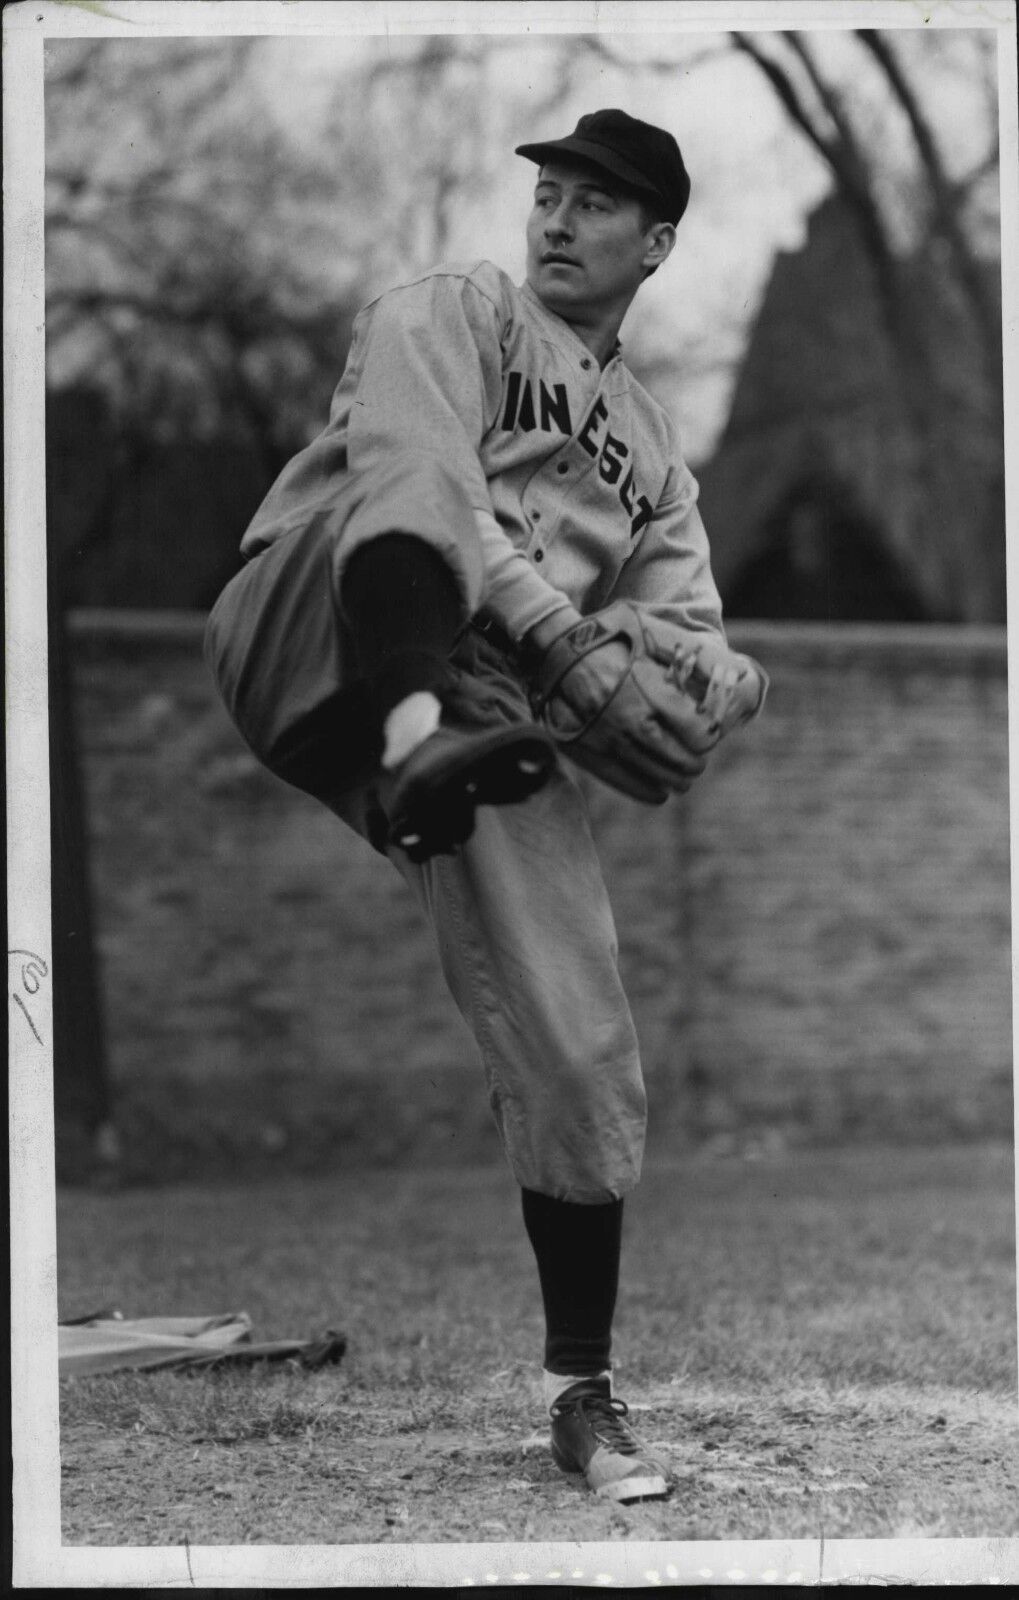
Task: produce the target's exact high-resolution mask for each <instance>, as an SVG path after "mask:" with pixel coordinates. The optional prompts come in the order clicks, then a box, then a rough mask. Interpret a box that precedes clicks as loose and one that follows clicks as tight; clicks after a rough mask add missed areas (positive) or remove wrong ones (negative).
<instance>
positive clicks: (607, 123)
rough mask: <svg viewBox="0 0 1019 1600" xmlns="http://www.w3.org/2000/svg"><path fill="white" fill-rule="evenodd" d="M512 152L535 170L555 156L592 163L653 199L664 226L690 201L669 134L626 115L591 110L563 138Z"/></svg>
mask: <svg viewBox="0 0 1019 1600" xmlns="http://www.w3.org/2000/svg"><path fill="white" fill-rule="evenodd" d="M516 153H517V155H518V156H526V157H527V159H528V161H536V162H537V163H538V165H539V166H541V164H542V162H544V161H549V160H552V159H554V158H555V157H556V156H578V157H581V158H582V159H583V160H584V161H591V162H593V163H594V165H595V166H598V167H602V168H603V169H604V171H606V172H608V173H611V175H612V176H613V177H614V178H618V179H619V180H620V181H621V182H622V183H625V184H627V185H628V186H629V187H630V188H631V189H640V190H643V191H644V192H646V193H648V194H651V195H653V196H654V197H655V198H656V199H657V200H658V202H659V205H660V207H661V211H662V216H663V217H664V219H665V221H666V222H673V223H675V222H678V221H679V219H680V217H681V216H682V215H683V212H684V211H685V210H686V207H687V202H688V201H689V199H690V178H689V175H688V173H687V170H686V167H685V166H684V165H683V157H682V156H681V155H680V153H679V145H678V144H677V143H676V141H675V139H674V138H673V137H672V134H671V133H666V132H665V130H664V128H655V127H653V126H652V125H651V123H650V122H640V121H639V120H638V119H637V118H636V117H631V116H629V115H628V114H627V113H626V112H625V111H591V112H589V113H588V115H587V116H586V117H581V119H580V121H579V122H578V123H577V126H576V129H575V131H574V132H573V133H571V134H568V135H567V137H566V138H565V139H549V140H546V141H545V142H544V143H543V144H518V145H517V148H516Z"/></svg>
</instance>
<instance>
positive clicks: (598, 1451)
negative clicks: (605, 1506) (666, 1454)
mask: <svg viewBox="0 0 1019 1600" xmlns="http://www.w3.org/2000/svg"><path fill="white" fill-rule="evenodd" d="M549 1414H550V1416H551V1418H552V1459H553V1461H554V1462H555V1464H556V1466H557V1467H561V1468H562V1470H563V1471H564V1472H582V1473H583V1474H584V1477H585V1478H586V1480H587V1485H588V1488H589V1489H593V1491H594V1493H595V1494H600V1495H603V1496H604V1497H605V1498H607V1499H609V1500H620V1501H624V1502H625V1501H629V1500H661V1499H664V1498H665V1496H666V1495H668V1494H670V1493H671V1490H672V1484H671V1482H670V1475H669V1470H668V1467H667V1466H666V1465H665V1463H664V1461H662V1460H661V1459H660V1458H659V1457H658V1456H656V1455H655V1454H654V1452H653V1451H652V1450H650V1449H649V1448H648V1446H647V1445H646V1444H645V1443H644V1441H643V1440H642V1439H641V1438H640V1437H639V1436H638V1435H637V1434H636V1433H634V1431H633V1429H632V1428H631V1427H630V1425H629V1423H628V1422H627V1421H626V1417H627V1414H628V1413H627V1407H626V1405H625V1403H624V1402H623V1401H622V1400H616V1399H614V1398H613V1397H612V1394H611V1391H610V1388H609V1381H608V1379H607V1378H584V1379H582V1380H581V1381H580V1382H579V1383H575V1384H573V1385H572V1387H571V1388H569V1389H567V1390H566V1392H565V1393H564V1394H561V1395H560V1396H559V1399H558V1400H557V1401H556V1402H555V1404H554V1405H553V1406H552V1407H551V1408H550V1412H549Z"/></svg>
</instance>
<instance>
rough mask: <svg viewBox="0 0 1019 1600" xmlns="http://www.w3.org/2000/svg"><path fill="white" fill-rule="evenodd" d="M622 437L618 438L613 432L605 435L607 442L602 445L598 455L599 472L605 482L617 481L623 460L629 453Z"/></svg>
mask: <svg viewBox="0 0 1019 1600" xmlns="http://www.w3.org/2000/svg"><path fill="white" fill-rule="evenodd" d="M629 453H630V452H629V451H628V450H627V448H626V446H625V444H624V443H623V441H622V439H616V438H614V437H613V435H612V434H611V433H607V434H606V435H605V443H604V444H603V445H602V447H601V455H600V456H599V457H598V472H599V474H600V476H601V478H602V480H603V481H604V482H605V483H615V482H616V481H617V480H618V478H619V474H620V473H621V472H622V470H623V462H624V461H625V460H626V458H627V456H628V455H629Z"/></svg>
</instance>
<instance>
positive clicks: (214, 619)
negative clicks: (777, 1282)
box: [206, 110, 766, 1501]
mask: <svg viewBox="0 0 1019 1600" xmlns="http://www.w3.org/2000/svg"><path fill="white" fill-rule="evenodd" d="M517 154H519V155H521V156H523V157H525V158H526V159H527V160H529V161H531V162H533V163H534V164H535V165H536V168H537V172H536V179H537V185H536V188H535V193H534V204H533V208H532V211H531V213H530V218H529V221H528V224H527V272H526V281H525V283H524V284H523V285H522V286H520V287H517V286H516V285H514V283H513V282H512V281H511V280H510V278H508V277H507V276H506V274H505V273H503V272H502V271H500V270H499V269H498V268H497V267H495V266H494V265H492V264H491V263H490V262H487V261H484V260H479V261H477V262H475V263H474V264H470V265H466V266H455V267H450V266H443V267H439V268H437V269H436V270H434V271H431V272H428V273H425V274H424V275H423V276H421V277H418V278H416V279H415V280H414V281H413V282H410V283H406V284H404V285H403V286H401V287H399V288H396V289H393V290H391V291H390V292H388V293H386V294H384V295H382V296H381V297H379V298H378V299H376V300H374V301H373V302H372V303H371V304H370V305H368V306H367V307H366V308H365V309H364V310H363V311H362V312H361V314H360V316H359V317H358V319H357V322H356V324H355V327H354V334H353V341H352V345H351V349H350V354H349V358H348V361H347V365H346V369H345V371H344V373H343V376H342V378H341V380H340V382H339V385H338V387H337V389H336V392H335V394H334V397H333V401H332V406H331V410H330V416H329V422H328V425H327V426H326V428H325V429H324V431H323V432H322V433H321V434H320V435H319V437H318V438H317V439H315V440H314V442H313V443H312V444H310V445H309V446H308V447H307V449H305V450H303V451H302V452H301V453H300V454H299V455H298V456H297V457H296V458H295V459H294V460H293V461H292V462H291V463H290V464H289V465H288V466H287V467H286V468H285V469H284V471H283V472H282V474H281V475H280V477H279V478H278V480H277V481H276V483H275V484H274V485H273V487H272V489H271V490H270V491H269V494H268V496H267V497H266V499H265V501H264V503H263V504H262V506H261V508H260V509H259V511H258V513H257V515H256V516H255V519H254V521H253V522H252V524H251V526H250V528H249V529H248V531H247V533H246V534H245V536H244V540H243V543H242V551H243V554H244V555H245V556H246V557H247V558H249V559H248V560H247V562H246V564H245V566H244V567H243V568H242V570H241V571H240V572H239V573H238V574H237V576H236V577H235V578H234V579H232V580H231V582H230V584H229V585H228V586H227V588H226V589H225V590H224V592H223V594H222V595H221V596H220V599H219V600H218V601H217V603H216V606H215V607H214V609H213V612H212V614H211V616H210V619H209V625H208V630H207V637H206V650H207V659H208V661H209V663H210V666H211V669H212V671H213V673H214V675H215V677H216V680H217V682H218V685H219V688H220V691H221V693H222V695H223V698H224V701H225V703H226V705H227V707H228V709H229V711H230V713H231V715H232V717H233V719H234V720H235V722H236V724H237V727H238V728H239V730H240V732H241V734H242V735H243V736H244V738H245V739H246V741H247V742H248V744H249V745H250V747H251V748H252V749H253V750H254V751H255V753H256V754H257V755H258V756H259V758H260V759H261V760H262V761H264V762H265V764H266V765H267V766H268V767H269V768H270V769H271V770H272V771H274V772H275V773H277V774H278V775H279V776H281V777H282V778H284V779H286V780H287V781H288V782H290V783H293V784H295V785H296V786H298V787H299V788H301V789H303V790H304V791H305V792H307V793H309V794H311V795H314V796H315V797H316V798H317V799H319V800H320V801H322V802H323V803H324V804H325V805H327V806H328V807H330V808H331V809H332V810H333V811H334V812H335V813H336V814H337V815H338V816H339V817H340V818H342V819H343V820H344V821H345V822H346V823H348V824H349V825H350V826H352V827H353V828H355V829H356V830H357V831H358V832H359V833H360V834H361V835H362V836H363V837H364V838H366V839H367V840H369V841H370V843H371V844H372V845H373V846H374V847H375V848H376V849H377V850H378V851H380V852H381V853H383V854H385V855H387V856H388V858H389V860H390V861H391V862H392V863H393V864H394V866H395V867H396V868H397V869H398V870H399V871H400V872H401V873H402V875H403V877H404V878H405V879H406V881H407V883H408V884H409V885H410V887H411V889H412V890H413V891H414V893H415V894H416V896H417V898H418V900H419V901H420V904H421V906H422V908H423V910H424V912H425V914H426V916H427V918H428V919H429V921H430V923H431V925H432V927H433V929H434V933H435V938H436V942H437V947H438V952H439V955H440V958H441V962H442V967H443V971H444V973H445V977H446V980H447V982H448V984H449V988H450V990H451V992H452V995H453V997H454V999H455V1001H456V1003H457V1005H458V1007H459V1008H460V1010H461V1012H462V1014H463V1016H464V1017H465V1018H466V1020H467V1022H468V1024H469V1026H470V1027H471V1029H472V1032H473V1035H474V1038H475V1040H476V1042H477V1047H478V1051H479V1053H480V1056H481V1060H482V1063H483V1066H484V1070H485V1074H486V1079H487V1085H488V1092H489V1097H490V1103H491V1107H492V1110H493V1113H494V1116H495V1119H496V1123H497V1125H498V1128H499V1131H500V1134H501V1136H502V1140H503V1144H504V1147H505V1151H506V1155H507V1158H508V1161H509V1164H510V1167H511V1169H512V1171H513V1174H514V1176H515V1178H516V1180H517V1182H518V1183H519V1185H520V1189H521V1191H522V1204H523V1220H524V1225H525V1228H526V1231H527V1235H528V1237H529V1239H530V1242H531V1245H532V1246H533V1249H534V1253H535V1256H536V1260H537V1269H538V1278H539V1283H540V1289H541V1294H542V1299H543V1304H544V1311H545V1320H546V1340H545V1349H544V1374H543V1383H544V1396H545V1402H546V1405H547V1406H548V1408H549V1411H550V1413H551V1419H552V1421H551V1435H552V1438H551V1442H552V1453H553V1456H554V1459H555V1461H556V1462H557V1464H558V1465H559V1466H560V1467H561V1468H563V1469H564V1470H565V1471H567V1472H575V1473H580V1474H583V1475H584V1477H585V1479H586V1482H587V1484H588V1485H589V1487H590V1488H591V1489H592V1490H594V1491H595V1492H597V1493H599V1494H603V1495H607V1496H609V1497H611V1498H612V1499H614V1500H617V1501H629V1500H635V1499H640V1498H644V1497H654V1496H662V1495H665V1494H667V1493H668V1492H669V1488H670V1477H669V1471H668V1467H667V1465H666V1463H665V1462H664V1461H662V1460H660V1459H658V1458H657V1457H656V1456H655V1455H654V1454H653V1453H652V1452H651V1451H650V1450H649V1449H648V1448H647V1447H646V1446H645V1444H644V1443H643V1442H642V1441H641V1439H640V1438H639V1437H638V1435H637V1434H636V1433H635V1432H634V1430H633V1429H632V1428H631V1426H630V1424H629V1423H628V1422H627V1420H626V1418H627V1408H626V1405H625V1403H624V1402H623V1401H622V1400H620V1399H618V1398H617V1397H616V1396H615V1395H614V1394H613V1391H612V1379H611V1371H612V1365H611V1336H612V1321H613V1313H614V1309H615V1301H616V1290H617V1282H618V1274H619V1257H620V1241H621V1227H622V1214H623V1198H624V1196H625V1195H626V1194H627V1192H628V1191H630V1190H631V1189H632V1188H633V1187H634V1185H635V1184H636V1182H637V1180H638V1177H639V1173H640V1164H641V1158H642V1152H643V1143H644V1127H645V1095H644V1087H643V1083H642V1079H641V1068H640V1060H639V1056H638V1048H637V1041H636V1038H635V1035H634V1029H633V1024H632V1021H631V1017H630V1012H629V1008H628V1005H627V1001H626V997H625V995H624V993H623V990H622V987H621V985H620V979H619V973H618V970H617V959H616V958H617V944H616V934H615V929H614V926H613V920H612V914H611V911H610V908H609V904H608V900H607V897H606V892H605V888H604V885H603V882H602V876H601V872H600V868H599V864H598V861H597V858H596V854H595V850H594V846H593V843H592V838H591V834H590V831H589V828H588V822H587V817H586V813H585V808H584V804H583V800H582V796H581V793H580V790H579V788H578V785H577V783H576V781H575V779H574V777H573V776H571V770H570V769H571V766H572V765H579V766H582V767H584V768H586V769H587V770H589V771H590V772H593V773H594V774H596V775H597V776H598V777H599V778H601V779H603V780H604V781H606V782H608V783H610V784H612V785H613V786H614V787H616V788H617V789H620V790H621V791H622V792H624V793H625V794H627V795H630V796H632V797H633V798H634V799H636V800H639V801H644V802H645V803H660V802H662V801H664V800H666V799H667V798H668V796H669V795H671V794H674V793H678V794H682V793H683V792H684V791H686V790H687V789H688V788H689V786H690V784H691V783H692V782H693V780H694V779H695V778H696V777H697V776H698V775H699V774H700V773H701V772H702V771H703V770H704V767H705V764H706V759H707V756H708V754H709V752H710V751H711V749H712V748H713V747H714V746H715V744H717V742H718V740H719V739H720V738H721V737H723V736H724V735H725V734H726V733H727V732H729V731H730V730H731V729H733V728H735V727H736V726H737V725H738V724H740V723H742V722H744V721H746V720H747V719H748V718H750V717H751V716H753V715H754V714H755V713H756V712H757V710H758V709H759V707H760V705H761V702H762V699H763V696H764V691H765V687H766V680H765V677H764V674H763V672H762V671H761V669H760V668H759V666H758V665H757V664H756V663H755V662H753V661H752V660H751V659H750V658H748V657H746V656H743V655H739V654H736V653H735V652H733V651H731V650H730V649H729V648H728V647H727V645H726V641H725V635H724V632H723V628H722V621H721V609H720V604H719V598H718V593H717V591H716V588H715V584H714V582H713V579H712V575H711V569H710V564H709V554H708V545H707V540H706V536H705V531H704V528H703V525H702V522H701V519H700V516H699V513H698V509H697V486H696V483H695V480H694V478H693V477H692V475H691V473H690V471H689V470H688V468H687V467H686V465H685V463H684V461H683V459H682V456H681V453H680V450H679V446H678V443H677V440H676V436H675V430H674V428H673V425H672V423H671V421H670V419H669V417H668V415H667V414H666V412H665V411H664V410H663V409H662V408H661V407H660V406H659V405H657V404H656V403H655V402H654V401H653V400H652V399H651V397H650V396H649V395H648V394H647V393H646V392H645V391H644V390H643V389H642V388H641V387H640V386H639V384H637V383H636V382H635V381H634V379H633V377H632V376H631V375H630V373H629V372H628V371H627V368H626V366H625V364H624V362H623V358H622V354H621V349H620V345H619V341H618V333H619V328H620V324H621V323H622V320H623V316H624V314H625V312H626V310H627V308H628V307H629V305H630V303H631V301H632V299H633V297H634V295H635V294H636V292H637V290H638V288H639V286H640V284H641V282H642V281H643V280H644V279H645V278H646V277H647V276H648V275H649V274H650V273H652V272H655V271H657V270H658V268H659V267H661V266H662V265H663V264H664V263H665V261H666V260H667V258H668V256H669V254H670V252H671V250H672V248H673V245H674V243H675V239H676V225H677V223H678V222H679V220H680V218H681V216H682V215H683V212H684V210H685V208H686V205H687V200H688V197H689V191H690V183H689V178H688V176H687V172H686V168H685V166H684V163H683V159H682V156H681V154H680V151H679V147H678V146H677V144H676V141H675V140H674V139H673V138H672V136H671V135H670V134H668V133H667V132H665V131H663V130H661V129H659V128H655V127H652V126H650V125H649V124H647V123H645V122H641V121H639V120H637V119H635V118H633V117H631V116H628V115H627V114H626V113H625V112H622V111H616V110H607V111H596V112H594V113H592V114H590V115H588V116H584V117H582V118H581V119H580V121H579V123H578V124H577V127H576V130H575V132H574V133H573V134H571V135H569V136H568V137H566V138H562V139H555V140H550V141H548V142H546V143H542V144H527V145H522V146H520V147H519V149H518V151H517Z"/></svg>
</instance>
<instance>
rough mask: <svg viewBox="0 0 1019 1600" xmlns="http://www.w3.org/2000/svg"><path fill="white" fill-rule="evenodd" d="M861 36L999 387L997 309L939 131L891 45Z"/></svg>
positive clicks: (863, 32) (867, 32)
mask: <svg viewBox="0 0 1019 1600" xmlns="http://www.w3.org/2000/svg"><path fill="white" fill-rule="evenodd" d="M856 34H857V38H858V39H859V40H860V42H861V43H862V44H863V45H864V46H865V47H866V49H867V50H869V51H870V53H871V55H872V56H873V57H874V59H875V61H876V62H877V63H878V65H879V66H880V68H881V70H882V72H883V73H884V75H885V77H886V78H887V80H888V83H889V84H890V86H891V89H892V92H893V93H894V95H895V97H896V99H897V100H898V102H899V104H900V106H901V107H902V109H903V111H904V112H905V114H906V117H907V119H908V121H909V126H910V128H911V130H912V133H913V138H914V140H915V143H916V148H917V153H918V154H919V157H920V162H921V165H922V167H923V170H924V172H925V173H926V176H927V181H928V184H929V186H930V194H931V199H932V201H933V205H934V220H935V226H936V228H937V230H938V232H940V233H941V235H942V237H943V238H944V239H945V240H946V242H947V244H948V247H949V249H950V251H951V253H952V259H953V261H954V263H955V269H956V272H957V273H958V276H959V281H960V283H961V284H962V286H963V289H964V291H965V293H966V296H967V298H968V300H969V303H970V307H971V309H972V312H973V316H974V319H975V321H976V323H977V327H978V328H979V330H980V338H981V344H982V347H983V356H984V361H985V365H986V366H987V368H988V372H989V374H990V373H991V372H993V373H994V375H995V376H994V381H995V383H997V382H998V381H999V379H1000V368H1001V352H1000V348H999V345H1000V333H999V328H998V318H997V310H996V307H995V305H994V303H993V301H992V299H991V296H990V295H989V293H988V290H987V285H986V283H985V281H984V277H983V274H982V273H981V271H980V266H979V263H978V262H977V260H976V257H975V256H974V254H973V250H972V249H971V247H970V243H969V240H968V239H967V238H966V235H965V233H964V231H963V228H962V224H961V222H960V219H959V206H958V200H957V195H956V191H955V189H954V186H953V185H952V183H951V181H950V180H949V177H948V174H947V173H946V171H945V166H944V162H943V161H942V159H941V152H940V151H939V150H938V146H937V141H936V140H935V137H934V130H933V128H932V127H931V125H930V123H929V122H928V120H927V116H926V114H925V112H924V110H923V107H922V106H921V105H920V102H919V101H918V99H917V97H916V95H915V94H914V92H913V87H912V85H911V84H910V83H909V81H908V79H907V78H906V76H905V74H904V72H903V70H902V67H901V65H900V63H899V61H898V60H897V58H896V56H895V54H894V52H893V50H892V47H891V45H890V44H889V42H888V40H887V39H885V38H883V37H882V35H881V34H879V33H876V32H875V31H874V30H873V29H872V28H858V29H857V30H856Z"/></svg>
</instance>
